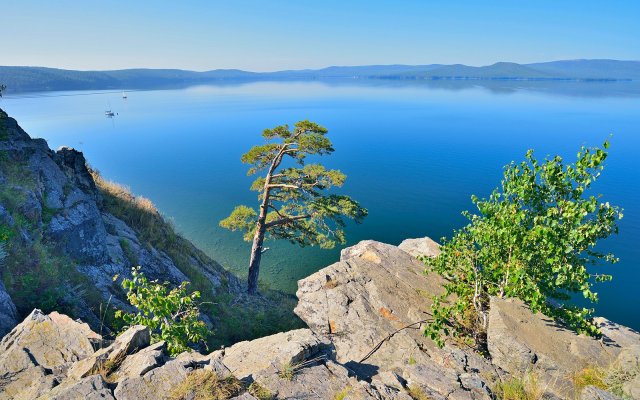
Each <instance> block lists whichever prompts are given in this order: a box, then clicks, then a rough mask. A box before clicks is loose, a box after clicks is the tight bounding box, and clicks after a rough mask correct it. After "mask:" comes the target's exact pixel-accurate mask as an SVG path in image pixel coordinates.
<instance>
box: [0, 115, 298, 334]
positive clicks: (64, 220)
mask: <svg viewBox="0 0 640 400" xmlns="http://www.w3.org/2000/svg"><path fill="white" fill-rule="evenodd" d="M0 242H1V243H3V246H4V250H5V252H6V253H7V255H6V257H5V258H4V260H0V271H1V273H2V274H1V278H2V279H1V281H0V300H2V301H1V302H0V335H4V334H6V333H7V332H9V331H10V330H11V329H12V328H13V327H14V326H15V325H16V324H17V323H18V322H19V321H20V320H21V319H22V318H24V317H25V316H27V315H29V313H31V311H32V310H33V309H34V308H38V309H43V310H44V311H45V312H50V311H53V310H56V311H61V312H64V313H66V314H69V315H71V316H73V317H74V318H81V319H82V320H83V321H85V322H86V323H88V324H89V325H90V326H91V328H92V329H94V330H96V331H103V332H102V333H105V332H108V328H107V326H109V325H110V322H111V318H112V309H113V308H114V307H115V308H118V309H124V310H129V309H130V308H131V306H129V304H128V303H127V301H126V298H125V294H124V292H123V290H122V289H121V287H120V281H121V280H122V279H123V278H125V277H129V276H130V273H131V267H134V266H138V265H139V266H141V268H142V269H141V271H142V272H143V273H144V274H145V275H146V276H147V277H148V278H150V279H152V280H156V279H157V280H158V281H160V282H169V283H170V284H172V285H179V284H180V283H181V282H183V281H190V282H191V287H192V288H193V289H197V290H199V291H200V292H201V293H202V298H203V301H206V302H210V303H212V304H211V305H210V306H208V307H206V308H204V309H203V312H204V316H203V318H204V320H205V322H206V323H207V324H208V325H209V327H210V328H212V329H213V330H215V331H216V332H217V335H216V336H215V337H214V338H213V339H212V342H211V343H210V344H212V345H215V346H219V345H220V344H230V343H234V342H236V341H238V340H243V339H247V338H252V337H256V336H258V335H264V334H270V333H273V332H277V331H280V330H282V329H291V328H292V327H295V326H299V325H300V322H299V320H298V319H297V318H296V317H295V316H294V315H293V314H292V312H291V309H292V308H293V304H294V303H293V298H292V296H291V298H290V297H288V296H284V295H281V294H278V293H275V292H266V293H265V296H262V297H260V298H257V301H256V299H252V300H251V301H249V300H248V299H247V298H246V296H245V295H244V291H245V289H244V285H243V283H242V282H240V281H239V280H238V279H237V278H236V277H235V276H234V275H233V274H231V273H229V272H228V271H227V270H225V269H224V268H223V267H222V266H220V265H219V264H218V263H217V262H215V261H214V260H212V259H210V258H209V257H207V256H206V255H205V254H204V253H203V252H201V251H200V250H198V249H197V248H196V247H194V246H193V245H192V244H191V243H190V242H189V241H187V240H186V239H184V238H182V237H181V236H180V235H179V234H177V233H176V232H175V230H174V229H173V227H172V226H171V225H170V224H169V223H168V222H167V221H166V220H165V219H164V217H163V216H162V215H161V214H160V213H159V212H158V210H157V209H156V208H155V207H154V206H153V203H151V201H149V200H148V199H144V198H142V197H136V196H134V195H132V194H131V193H130V192H129V191H128V190H127V189H126V188H124V187H122V186H120V185H117V184H115V183H112V182H109V181H106V180H105V179H103V178H102V177H101V176H100V175H99V174H98V173H97V172H96V171H92V170H91V169H90V168H89V167H88V166H87V163H86V160H85V158H84V156H83V154H82V153H81V152H79V151H77V150H74V149H72V148H68V147H62V148H60V149H59V150H57V151H52V150H51V149H50V148H49V147H48V145H47V143H46V141H45V140H43V139H32V138H31V137H30V136H29V135H28V134H27V133H26V132H25V131H24V130H23V129H22V128H21V127H20V126H19V125H18V123H17V122H16V121H15V120H14V119H13V118H10V117H9V116H8V115H7V114H6V113H5V112H4V111H2V110H0ZM114 277H118V278H117V280H116V281H115V282H114ZM258 313H260V314H266V315H267V316H269V317H270V320H271V321H272V325H267V324H258V323H257V322H256V323H255V324H254V322H253V321H254V318H253V317H252V316H253V315H255V314H258ZM223 319H224V323H220V321H221V320H223ZM252 324H253V325H252Z"/></svg>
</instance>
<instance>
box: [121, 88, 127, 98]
mask: <svg viewBox="0 0 640 400" xmlns="http://www.w3.org/2000/svg"><path fill="white" fill-rule="evenodd" d="M122 98H123V99H124V100H126V99H127V93H125V91H124V90H123V91H122Z"/></svg>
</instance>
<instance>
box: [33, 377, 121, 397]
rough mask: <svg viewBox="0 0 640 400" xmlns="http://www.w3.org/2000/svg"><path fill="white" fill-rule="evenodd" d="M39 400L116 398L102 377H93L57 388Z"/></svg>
mask: <svg viewBox="0 0 640 400" xmlns="http://www.w3.org/2000/svg"><path fill="white" fill-rule="evenodd" d="M38 400H115V397H113V394H112V393H111V389H110V388H109V385H108V384H107V383H106V382H105V381H104V379H103V378H102V376H100V375H92V376H89V377H86V378H84V379H81V380H80V381H70V382H68V383H63V384H61V385H59V386H56V387H55V388H53V389H52V390H51V391H50V392H49V393H47V394H45V395H43V396H41V397H39V398H38Z"/></svg>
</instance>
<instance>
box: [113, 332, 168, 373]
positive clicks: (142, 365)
mask: <svg viewBox="0 0 640 400" xmlns="http://www.w3.org/2000/svg"><path fill="white" fill-rule="evenodd" d="M165 347H166V346H165V342H158V343H155V344H152V345H151V346H149V347H147V348H144V349H142V350H140V351H138V352H137V353H135V354H132V355H130V356H128V357H127V358H125V359H124V361H123V362H122V364H120V367H119V368H118V371H117V372H116V374H115V375H116V377H117V380H118V381H121V380H123V379H125V378H130V377H137V376H142V375H144V374H146V373H147V372H149V371H151V370H152V369H154V368H157V367H159V366H160V365H162V363H163V362H164V360H165V354H164V352H163V350H164V349H165Z"/></svg>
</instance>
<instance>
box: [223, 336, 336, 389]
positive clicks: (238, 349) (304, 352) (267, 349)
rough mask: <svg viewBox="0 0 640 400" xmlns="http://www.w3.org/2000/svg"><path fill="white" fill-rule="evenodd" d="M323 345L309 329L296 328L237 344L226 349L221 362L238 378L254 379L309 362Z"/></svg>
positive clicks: (320, 350)
mask: <svg viewBox="0 0 640 400" xmlns="http://www.w3.org/2000/svg"><path fill="white" fill-rule="evenodd" d="M326 346H327V344H326V343H324V342H322V341H321V340H320V339H319V338H318V337H317V336H316V335H314V334H313V332H311V331H310V330H309V329H297V330H294V331H289V332H285V333H278V334H275V335H272V336H267V337H264V338H260V339H255V340H252V341H246V342H240V343H236V344H234V345H233V346H231V347H230V348H228V349H226V350H225V354H224V359H223V363H224V365H226V366H227V368H229V370H230V371H231V372H232V373H233V375H234V376H235V377H237V378H238V379H245V378H252V377H253V378H255V377H256V376H258V375H261V374H263V373H265V372H267V371H268V373H277V372H278V371H279V370H280V369H281V368H282V367H283V366H284V365H286V364H289V365H295V364H298V363H301V362H304V361H305V360H309V359H311V358H313V357H315V356H317V355H319V354H320V353H321V352H322V351H323V350H324V349H325V348H326Z"/></svg>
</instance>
